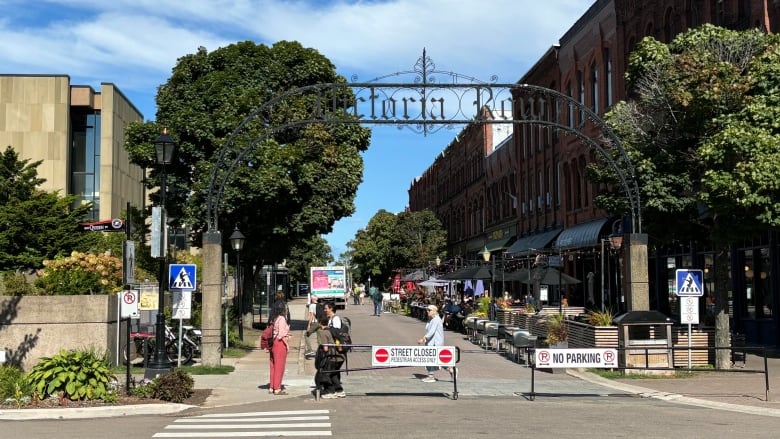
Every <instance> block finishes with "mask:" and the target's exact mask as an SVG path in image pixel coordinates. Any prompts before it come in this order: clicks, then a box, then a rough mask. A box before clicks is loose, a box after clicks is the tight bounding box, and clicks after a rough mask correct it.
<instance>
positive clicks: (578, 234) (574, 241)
mask: <svg viewBox="0 0 780 439" xmlns="http://www.w3.org/2000/svg"><path fill="white" fill-rule="evenodd" d="M608 220H609V218H601V219H597V220H595V221H588V222H586V223H582V224H577V225H576V226H573V227H569V228H568V229H566V230H564V231H563V232H561V234H560V236H558V239H557V240H556V241H555V247H556V248H580V247H591V246H595V245H598V244H599V235H600V234H601V229H602V228H604V224H606V223H607V221H608Z"/></svg>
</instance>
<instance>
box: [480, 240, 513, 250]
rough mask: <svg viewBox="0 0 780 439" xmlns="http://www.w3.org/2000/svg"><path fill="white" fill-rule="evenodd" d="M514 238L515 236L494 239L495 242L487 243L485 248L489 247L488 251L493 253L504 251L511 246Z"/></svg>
mask: <svg viewBox="0 0 780 439" xmlns="http://www.w3.org/2000/svg"><path fill="white" fill-rule="evenodd" d="M514 238H515V237H514V236H510V237H508V238H501V239H494V240H493V241H488V242H486V243H485V247H487V250H488V251H489V252H491V253H493V252H494V251H496V250H503V249H505V248H507V247H508V246H509V245H508V244H509V241H511V240H512V239H514Z"/></svg>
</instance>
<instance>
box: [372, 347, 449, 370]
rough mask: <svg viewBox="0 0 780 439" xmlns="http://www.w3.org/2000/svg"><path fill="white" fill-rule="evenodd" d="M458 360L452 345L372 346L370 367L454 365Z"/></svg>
mask: <svg viewBox="0 0 780 439" xmlns="http://www.w3.org/2000/svg"><path fill="white" fill-rule="evenodd" d="M458 361H460V355H459V352H458V348H456V347H454V346H372V347H371V366H372V367H382V366H386V367H398V366H454V365H455V363H457V362H458Z"/></svg>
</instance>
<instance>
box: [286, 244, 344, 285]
mask: <svg viewBox="0 0 780 439" xmlns="http://www.w3.org/2000/svg"><path fill="white" fill-rule="evenodd" d="M330 262H333V256H332V255H331V248H330V246H329V245H328V241H327V240H325V238H323V237H322V236H319V235H318V236H314V237H312V238H309V239H305V240H303V241H302V242H301V243H299V244H297V245H295V246H293V247H292V248H291V249H290V257H289V258H288V259H287V269H288V270H289V274H290V282H291V283H293V284H294V283H296V282H300V283H302V284H308V283H309V268H310V267H321V266H323V265H327V264H328V263H330Z"/></svg>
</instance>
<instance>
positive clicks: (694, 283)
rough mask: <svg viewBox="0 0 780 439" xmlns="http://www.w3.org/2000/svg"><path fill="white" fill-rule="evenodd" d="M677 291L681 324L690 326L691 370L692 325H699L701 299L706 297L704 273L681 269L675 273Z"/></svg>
mask: <svg viewBox="0 0 780 439" xmlns="http://www.w3.org/2000/svg"><path fill="white" fill-rule="evenodd" d="M675 274H676V276H675V280H676V282H675V290H676V292H677V297H679V298H680V323H687V324H688V348H689V349H688V369H690V368H691V350H690V347H691V325H692V324H699V297H701V296H703V295H704V272H703V271H702V270H692V269H679V270H677V271H676V272H675Z"/></svg>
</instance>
